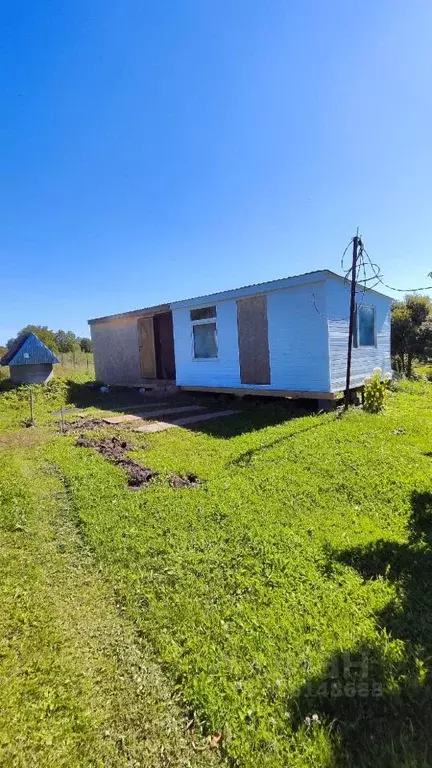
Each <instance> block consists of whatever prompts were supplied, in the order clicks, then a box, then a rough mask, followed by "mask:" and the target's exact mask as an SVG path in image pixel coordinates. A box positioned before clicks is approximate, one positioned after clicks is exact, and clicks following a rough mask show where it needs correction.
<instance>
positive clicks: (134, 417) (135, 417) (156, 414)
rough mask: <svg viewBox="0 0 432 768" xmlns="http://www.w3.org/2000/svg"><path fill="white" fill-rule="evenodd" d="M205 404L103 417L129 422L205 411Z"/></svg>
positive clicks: (109, 421) (107, 421)
mask: <svg viewBox="0 0 432 768" xmlns="http://www.w3.org/2000/svg"><path fill="white" fill-rule="evenodd" d="M204 410H205V407H204V406H203V405H182V406H180V407H179V406H177V407H176V408H161V409H160V410H157V411H142V412H141V413H136V414H132V413H125V414H124V415H123V416H110V417H109V418H106V419H103V421H104V422H105V423H106V424H128V423H129V422H133V421H142V420H143V419H160V418H161V416H171V415H173V414H177V413H185V412H186V411H204Z"/></svg>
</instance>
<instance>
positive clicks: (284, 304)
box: [173, 280, 330, 392]
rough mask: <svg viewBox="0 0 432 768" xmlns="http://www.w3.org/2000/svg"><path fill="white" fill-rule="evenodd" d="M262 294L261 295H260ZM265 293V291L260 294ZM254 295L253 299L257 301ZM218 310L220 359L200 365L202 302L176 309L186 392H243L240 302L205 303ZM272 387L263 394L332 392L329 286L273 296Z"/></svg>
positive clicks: (177, 350) (293, 289) (177, 342)
mask: <svg viewBox="0 0 432 768" xmlns="http://www.w3.org/2000/svg"><path fill="white" fill-rule="evenodd" d="M257 292H258V291H255V293H257ZM259 292H260V293H261V292H263V291H259ZM264 292H265V291H264ZM251 293H252V292H251V290H250V289H249V295H251ZM212 304H216V311H217V321H216V322H217V335H218V359H217V360H194V359H193V355H192V326H191V322H190V307H191V306H194V307H196V306H199V305H197V302H196V300H193V301H191V302H190V304H189V303H188V302H182V306H181V307H175V306H173V321H174V343H175V354H176V370H177V377H176V378H177V384H178V385H180V386H203V387H204V386H205V387H243V388H245V389H248V388H252V389H256V388H257V387H256V385H244V384H241V381H240V366H239V352H238V338H237V304H236V300H235V299H234V298H227V299H223V298H222V299H221V300H219V301H215V300H214V299H213V300H212V298H211V297H209V298H207V299H205V300H203V301H202V304H201V306H206V305H212ZM267 315H268V333H269V351H270V373H271V384H270V385H262V386H261V387H260V389H263V390H272V389H292V390H306V391H322V392H328V391H329V390H330V373H329V344H328V332H327V320H326V317H327V314H326V291H325V281H324V280H320V281H317V282H315V283H310V282H309V283H307V284H303V285H295V286H294V287H289V288H283V289H280V290H274V291H270V292H269V293H267Z"/></svg>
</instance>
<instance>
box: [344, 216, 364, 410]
mask: <svg viewBox="0 0 432 768" xmlns="http://www.w3.org/2000/svg"><path fill="white" fill-rule="evenodd" d="M361 244H362V243H361V238H360V236H359V233H358V227H357V234H356V235H355V237H353V255H352V272H351V301H350V313H349V334H348V357H347V370H346V386H345V410H346V409H347V408H348V406H349V403H350V381H351V357H352V342H353V335H354V323H355V319H356V281H357V258H358V249H359V246H361Z"/></svg>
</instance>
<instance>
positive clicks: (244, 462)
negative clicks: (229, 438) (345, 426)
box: [230, 414, 336, 467]
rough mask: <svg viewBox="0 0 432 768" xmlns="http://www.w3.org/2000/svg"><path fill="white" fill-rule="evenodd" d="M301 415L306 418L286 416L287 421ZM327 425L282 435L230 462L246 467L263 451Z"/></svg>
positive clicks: (310, 425)
mask: <svg viewBox="0 0 432 768" xmlns="http://www.w3.org/2000/svg"><path fill="white" fill-rule="evenodd" d="M300 415H303V416H304V415H305V414H293V415H291V416H289V415H286V417H285V420H291V419H295V418H299V417H300ZM335 418H336V417H335ZM327 424H328V421H317V422H316V424H309V426H307V427H304V428H303V429H298V430H296V432H291V433H290V434H289V435H282V436H281V437H278V438H276V440H272V441H271V442H269V443H263V444H262V445H259V446H258V447H257V448H250V449H249V450H248V451H244V452H243V453H240V454H239V456H237V458H236V459H234V460H233V461H231V462H230V464H231V465H232V466H236V467H246V466H248V465H249V464H250V463H251V461H252V459H253V458H254V456H257V455H258V454H261V453H263V451H268V450H269V449H270V448H274V447H275V446H276V445H281V444H282V443H286V442H287V441H289V440H294V439H295V438H296V437H298V435H303V434H305V432H311V431H312V430H314V429H320V428H321V427H325V426H326V425H327Z"/></svg>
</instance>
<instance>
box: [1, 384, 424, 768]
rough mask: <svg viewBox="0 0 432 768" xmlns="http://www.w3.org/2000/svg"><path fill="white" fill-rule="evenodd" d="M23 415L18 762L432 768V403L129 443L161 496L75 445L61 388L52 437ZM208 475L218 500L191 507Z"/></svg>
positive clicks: (15, 679)
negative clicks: (183, 483)
mask: <svg viewBox="0 0 432 768" xmlns="http://www.w3.org/2000/svg"><path fill="white" fill-rule="evenodd" d="M78 392H79V387H77V390H76V392H75V395H76V396H77V394H78ZM19 397H20V396H19V395H17V394H16V393H13V392H12V393H7V394H5V395H0V422H2V424H3V438H0V451H1V458H2V462H1V464H2V466H1V470H0V488H1V493H2V515H3V528H2V534H1V535H2V539H3V540H2V548H1V551H2V579H1V583H0V599H1V601H2V605H3V606H5V608H6V610H5V611H4V612H3V613H2V616H1V618H0V622H1V623H2V624H3V628H2V643H3V644H4V647H2V648H1V651H0V653H1V655H0V669H1V676H2V686H1V687H0V750H2V751H0V764H7V765H68V766H69V765H145V766H153V765H155V766H156V765H164V766H165V765H167V766H168V765H169V766H171V765H173V766H175V765H190V764H199V763H197V761H200V763H201V764H208V763H209V762H217V763H219V764H225V763H226V764H228V765H231V766H238V767H239V768H240V766H242V767H245V768H246V767H247V768H252V766H253V767H254V768H255V766H260V767H261V766H263V767H264V768H266V767H269V768H270V767H271V768H279V767H281V768H282V766H293V767H294V768H296V767H300V766H301V767H303V766H322V767H324V766H325V767H327V766H340V767H341V768H342V766H372V765H373V766H404V767H405V766H430V765H431V764H432V709H431V692H432V686H431V680H430V669H431V658H432V639H431V638H432V612H431V609H432V594H431V581H432V551H431V544H432V494H431V476H432V463H431V462H432V458H431V457H432V445H431V442H432V441H431V434H432V385H431V384H429V383H428V382H416V383H413V384H404V383H403V384H401V385H400V389H399V391H398V392H397V393H391V394H390V396H389V403H388V408H387V410H386V411H385V413H383V414H381V415H378V416H372V415H367V414H366V413H363V412H362V411H360V410H352V411H350V412H349V413H348V414H347V415H345V416H344V417H343V418H338V417H337V415H335V414H324V415H319V416H314V415H307V414H306V415H300V414H299V412H295V411H293V412H292V413H291V412H290V411H289V410H288V409H287V407H286V406H280V405H272V404H261V405H259V406H258V407H256V406H252V405H251V406H247V405H245V406H243V410H244V412H243V413H242V414H241V415H240V416H238V417H232V418H230V419H226V420H221V421H219V422H218V421H215V422H203V424H202V425H200V424H197V425H196V426H195V428H194V429H189V430H186V429H176V430H171V431H168V432H164V433H160V434H155V435H138V434H134V433H131V432H128V433H127V438H128V440H131V441H133V443H134V445H135V449H136V450H134V451H133V452H132V453H131V456H132V457H133V458H134V459H136V460H137V461H140V462H141V463H142V464H143V465H145V466H147V467H150V468H152V469H154V470H156V471H157V472H158V473H159V475H158V478H157V480H156V481H155V482H153V483H152V484H150V485H149V486H148V487H146V488H144V489H141V490H139V491H133V490H131V489H130V488H128V487H127V484H126V479H125V474H124V472H123V470H122V469H121V468H119V467H115V466H113V465H112V464H110V463H108V462H107V460H106V459H105V458H103V457H102V456H101V455H100V454H98V453H96V452H94V451H92V450H91V449H88V448H78V447H76V446H75V439H76V438H75V437H73V436H70V435H67V436H63V435H60V434H59V433H58V431H57V430H56V428H55V427H54V426H53V417H52V416H50V412H51V411H52V410H53V408H54V407H55V406H58V404H59V402H61V401H62V400H63V399H64V397H65V388H64V387H63V386H62V385H61V384H56V385H53V387H52V392H51V393H48V394H47V395H45V396H44V397H42V396H41V395H39V396H38V397H39V399H38V401H37V413H38V424H39V426H38V427H37V428H36V429H30V430H25V429H23V428H19V427H18V423H19V421H20V419H21V418H22V417H23V414H24V411H25V409H26V396H24V395H22V399H21V400H20V399H19ZM98 404H99V403H95V405H98ZM69 418H72V417H69ZM107 434H109V433H108V432H107ZM124 434H125V435H126V430H124ZM185 472H193V473H196V474H197V475H198V477H199V478H200V479H201V481H202V485H201V486H200V487H199V488H191V489H181V490H178V489H177V490H174V489H172V488H171V487H170V485H169V482H168V476H169V474H170V473H177V474H182V473H185ZM137 670H139V672H137ZM185 718H186V720H187V721H188V723H187V724H188V729H186V727H185V723H186V720H185ZM200 735H201V741H200ZM210 744H213V745H216V744H217V749H211V747H210ZM194 747H195V748H194ZM158 761H159V762H158Z"/></svg>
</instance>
